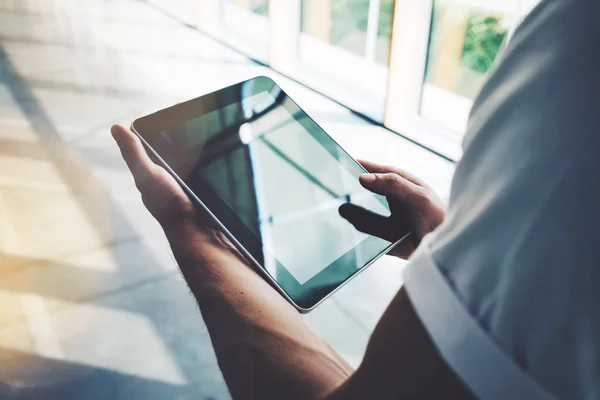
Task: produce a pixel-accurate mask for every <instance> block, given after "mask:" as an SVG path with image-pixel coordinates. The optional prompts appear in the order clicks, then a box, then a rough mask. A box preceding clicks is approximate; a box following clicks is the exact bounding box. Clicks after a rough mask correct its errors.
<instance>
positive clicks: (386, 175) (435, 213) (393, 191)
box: [339, 161, 446, 259]
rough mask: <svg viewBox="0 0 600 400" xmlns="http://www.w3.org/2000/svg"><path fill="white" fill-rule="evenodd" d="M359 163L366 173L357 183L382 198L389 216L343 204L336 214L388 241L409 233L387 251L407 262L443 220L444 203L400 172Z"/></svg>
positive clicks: (427, 188) (416, 181) (391, 168)
mask: <svg viewBox="0 0 600 400" xmlns="http://www.w3.org/2000/svg"><path fill="white" fill-rule="evenodd" d="M359 162H360V163H361V164H362V166H363V167H365V169H366V170H367V171H369V173H368V174H364V175H362V176H361V177H360V183H361V184H362V185H363V186H364V187H365V188H366V189H368V190H370V191H371V192H373V193H377V194H379V195H382V196H385V197H386V198H387V201H388V203H389V205H390V210H391V212H392V214H391V215H390V216H389V217H383V216H381V215H377V214H374V213H372V212H371V211H368V210H365V209H364V208H362V207H359V206H356V205H354V204H350V203H347V204H343V205H342V206H341V207H340V210H339V211H340V215H341V216H342V217H344V218H345V219H347V220H348V222H350V223H351V224H352V225H354V227H355V228H356V229H358V230H359V231H361V232H364V233H368V234H370V235H373V236H377V237H380V238H382V239H385V240H389V241H391V242H395V241H397V240H398V239H400V238H401V237H402V236H403V235H405V234H406V233H407V232H412V233H411V235H410V236H409V238H407V239H406V240H403V241H402V242H401V243H400V244H398V246H396V247H395V248H394V249H393V250H392V251H391V252H390V254H392V255H395V256H398V257H400V258H404V259H407V258H408V257H410V255H411V254H412V253H413V252H414V250H415V249H416V248H417V246H418V245H419V243H420V242H421V240H422V239H423V237H424V236H425V235H427V234H428V233H429V232H431V231H433V230H434V229H435V228H437V227H438V225H439V224H440V223H442V221H443V220H444V215H445V213H446V211H445V206H444V203H443V202H442V200H441V199H440V198H439V197H438V196H437V195H436V194H435V193H434V192H433V190H431V188H430V187H429V186H427V185H426V184H425V183H424V182H423V181H421V180H420V179H418V178H416V177H414V176H412V175H410V174H409V173H407V172H405V171H402V170H401V169H398V168H394V167H389V166H384V165H379V164H375V163H372V162H369V161H359Z"/></svg>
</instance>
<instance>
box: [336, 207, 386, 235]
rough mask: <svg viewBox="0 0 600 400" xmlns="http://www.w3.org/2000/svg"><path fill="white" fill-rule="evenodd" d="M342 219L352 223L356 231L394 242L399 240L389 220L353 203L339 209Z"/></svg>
mask: <svg viewBox="0 0 600 400" xmlns="http://www.w3.org/2000/svg"><path fill="white" fill-rule="evenodd" d="M338 211H339V213H340V215H341V216H342V218H344V219H346V220H347V221H348V222H350V223H351V224H352V225H353V226H354V228H356V230H358V231H360V232H363V233H367V234H369V235H373V236H377V237H379V238H382V239H385V240H388V241H390V242H393V241H395V240H397V239H398V238H395V236H396V235H394V234H393V232H392V231H391V230H390V229H389V220H388V218H387V217H384V216H383V215H379V214H376V213H374V212H372V211H369V210H367V209H365V208H363V207H360V206H357V205H355V204H351V203H345V204H342V205H341V206H340V208H339V209H338Z"/></svg>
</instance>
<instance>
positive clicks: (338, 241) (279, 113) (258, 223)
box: [144, 78, 390, 286]
mask: <svg viewBox="0 0 600 400" xmlns="http://www.w3.org/2000/svg"><path fill="white" fill-rule="evenodd" d="M217 93H219V92H217ZM195 107H196V109H195V110H190V111H193V112H192V113H190V114H188V116H189V118H188V117H184V118H182V117H183V115H178V116H177V117H175V116H172V118H167V119H171V120H173V121H171V123H170V124H166V125H165V126H162V127H161V129H160V130H158V131H157V132H156V133H155V134H153V135H145V136H144V138H145V139H146V140H147V141H148V142H149V144H150V145H151V146H152V148H153V149H154V150H155V151H157V153H158V154H159V155H160V156H161V157H162V158H163V159H164V161H165V162H166V163H167V164H168V165H169V166H170V167H171V168H172V169H173V170H174V172H175V173H176V174H177V175H178V176H179V177H181V178H182V179H183V181H184V182H185V183H186V184H187V185H188V186H189V187H190V188H191V189H192V190H193V191H194V193H195V194H196V195H197V196H198V197H199V198H200V199H201V200H202V202H204V203H205V204H206V205H207V206H208V207H209V209H210V210H211V211H212V212H213V213H214V214H215V215H216V216H217V218H219V220H220V221H222V222H223V223H224V225H225V226H226V227H227V228H228V229H229V230H230V231H232V234H233V235H234V236H236V238H238V236H244V233H248V232H249V233H250V234H251V235H253V236H254V237H255V238H256V239H257V241H258V242H257V244H258V246H254V252H255V253H258V252H260V254H257V255H256V257H255V258H257V259H258V261H259V262H260V263H261V264H262V266H263V267H264V268H265V269H266V270H267V271H268V272H269V274H270V275H271V276H272V277H274V278H275V280H276V281H278V282H280V281H282V280H283V281H285V280H286V279H287V280H288V281H289V280H290V279H289V277H290V276H291V278H293V279H291V280H292V281H295V282H294V283H293V284H289V283H288V286H290V285H291V286H302V285H306V284H307V283H309V282H310V281H311V280H313V281H315V282H313V283H316V282H317V281H318V279H316V280H315V277H317V276H319V274H321V273H322V272H323V271H324V270H325V269H327V268H328V267H329V266H331V265H333V264H335V263H336V261H338V260H341V259H343V258H344V257H346V262H350V263H351V264H352V262H354V264H355V265H349V266H348V265H346V266H345V267H344V266H341V265H340V266H339V267H338V269H339V270H340V271H344V272H343V273H341V275H346V278H347V277H348V276H350V275H351V274H352V272H355V271H356V270H357V269H359V268H360V267H361V266H362V265H364V263H365V262H368V258H369V257H371V258H372V257H374V256H376V255H378V254H379V253H381V251H383V250H384V249H385V248H387V247H388V246H389V244H390V243H388V242H386V241H384V240H381V239H377V238H373V237H370V236H367V235H365V234H363V233H361V232H359V231H357V230H356V229H355V228H354V227H353V226H352V225H351V224H350V223H348V221H346V220H345V219H343V218H342V217H341V216H340V215H339V212H338V209H339V207H340V205H341V204H343V203H345V202H352V203H353V204H357V205H360V206H362V207H364V208H366V209H368V210H370V211H373V212H375V213H377V214H380V215H386V216H387V215H389V213H390V212H389V208H388V205H387V202H386V200H385V199H384V198H382V197H381V196H377V195H374V194H372V193H370V192H368V191H367V190H365V189H364V188H363V187H362V186H361V185H360V183H359V181H358V176H359V175H360V174H362V173H364V170H362V168H361V167H360V166H359V165H358V164H357V163H356V162H355V161H354V160H353V159H352V158H351V157H349V156H348V154H347V153H345V151H344V150H343V149H342V148H341V147H339V146H338V145H337V144H336V143H335V142H334V141H333V140H332V139H331V138H330V137H329V136H328V135H327V134H326V133H325V132H324V131H323V130H322V129H321V128H320V127H319V126H318V125H317V124H316V123H315V122H314V121H313V120H312V119H311V118H310V117H309V116H308V115H307V114H306V113H305V112H304V111H302V110H301V109H300V108H299V107H298V106H297V105H296V104H295V103H294V102H293V101H292V100H291V99H290V98H289V97H288V96H287V95H285V94H284V93H283V92H282V91H281V89H279V87H277V86H276V85H274V83H272V81H271V80H267V81H263V80H261V79H260V78H257V79H256V80H251V81H247V82H246V83H245V85H241V86H240V87H239V89H238V91H237V92H236V93H234V94H233V95H231V96H225V95H224V94H223V95H222V96H220V97H218V98H213V99H212V101H210V102H204V103H197V104H196V105H195ZM184 114H185V113H184ZM233 220H237V221H236V222H241V224H243V226H244V227H245V228H246V229H241V228H238V229H237V230H238V232H237V234H236V232H234V231H236V228H235V226H239V225H241V224H237V225H236V224H235V223H234V222H233ZM227 221H231V222H229V223H228V222H227ZM228 224H229V225H233V226H231V229H230V227H229V226H228ZM242 231H243V232H242ZM247 236H248V235H247ZM241 242H242V244H244V243H243V240H241ZM366 242H368V246H367V247H365V243H366ZM361 244H363V246H362V247H363V248H361ZM245 247H246V246H245ZM250 247H253V246H250ZM361 251H362V252H363V253H365V252H366V253H368V254H365V255H364V257H362V258H361V257H357V254H356V253H357V252H358V253H360V252H361ZM349 254H351V255H352V257H348V255H349ZM252 255H253V256H255V254H252ZM360 264H362V265H360ZM282 267H283V269H285V272H284V273H282ZM325 276H326V274H323V277H325ZM340 279H342V277H341V276H340V273H338V274H337V277H336V278H335V279H334V280H340ZM325 283H327V282H325V281H322V282H321V283H320V285H322V284H325ZM329 283H332V282H329ZM313 286H314V285H313Z"/></svg>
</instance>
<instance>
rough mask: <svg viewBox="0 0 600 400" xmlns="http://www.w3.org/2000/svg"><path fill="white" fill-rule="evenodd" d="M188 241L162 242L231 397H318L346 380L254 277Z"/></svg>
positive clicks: (200, 240)
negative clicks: (170, 252) (166, 244)
mask: <svg viewBox="0 0 600 400" xmlns="http://www.w3.org/2000/svg"><path fill="white" fill-rule="evenodd" d="M180 234H182V232H181V230H180V231H179V235H180ZM189 234H191V235H196V237H195V238H194V240H189V237H188V238H186V240H178V239H177V237H176V236H174V235H168V236H169V240H170V242H171V246H172V248H173V252H174V254H175V257H176V259H177V261H178V263H179V265H180V268H181V270H182V272H183V275H184V277H185V279H186V281H187V283H188V285H189V287H190V289H191V290H192V293H193V294H194V296H195V298H196V300H197V302H198V305H199V307H200V311H201V313H202V316H203V318H204V321H205V323H206V326H207V327H208V331H209V334H210V337H211V340H212V343H213V346H214V349H215V353H216V355H217V360H218V362H219V366H220V368H221V370H222V372H223V375H224V377H225V381H226V382H227V385H228V387H229V389H230V392H231V394H232V396H233V397H234V398H236V399H238V398H244V399H245V398H260V399H269V398H273V399H282V398H285V399H293V398H299V399H310V398H318V397H320V396H321V395H323V394H325V393H328V392H330V391H332V390H333V389H335V388H336V387H337V386H339V385H340V384H342V383H343V382H344V381H345V380H346V379H347V377H348V376H349V375H350V374H351V373H352V369H351V368H350V367H349V366H348V365H347V363H346V362H345V361H344V360H343V359H342V358H341V357H340V356H339V355H338V354H337V353H336V352H335V351H334V350H333V349H332V348H331V347H330V346H329V345H328V344H327V343H326V342H325V341H324V340H323V339H322V338H320V337H319V336H318V335H317V334H316V333H315V332H314V331H313V330H312V329H311V328H310V327H309V326H308V324H307V323H306V322H305V321H304V319H303V318H302V316H301V315H300V314H299V313H298V312H297V311H296V310H295V309H294V308H293V307H292V306H291V305H290V304H289V303H288V302H287V301H285V300H284V299H283V298H282V297H281V296H280V295H279V293H277V292H276V291H275V290H274V289H273V288H272V287H271V286H270V285H269V284H268V283H267V282H266V281H265V280H264V279H263V278H262V277H260V276H259V275H258V274H257V273H256V272H255V271H253V270H252V269H251V268H250V267H249V266H248V265H246V264H245V263H244V262H242V261H241V260H240V259H239V258H238V257H236V256H235V255H234V254H233V253H231V252H228V251H224V250H223V248H222V247H220V246H219V245H218V244H216V243H215V242H214V240H213V239H212V238H211V237H209V236H206V235H203V234H198V233H197V230H189ZM190 246H193V247H194V248H190ZM190 255H193V256H190Z"/></svg>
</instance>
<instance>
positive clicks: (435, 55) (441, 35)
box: [421, 0, 517, 133]
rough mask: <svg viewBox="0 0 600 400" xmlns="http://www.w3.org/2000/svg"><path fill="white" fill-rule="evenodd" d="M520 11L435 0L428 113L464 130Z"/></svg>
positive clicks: (424, 109)
mask: <svg viewBox="0 0 600 400" xmlns="http://www.w3.org/2000/svg"><path fill="white" fill-rule="evenodd" d="M480 4H481V3H480ZM513 10H514V11H517V7H516V6H515V8H514V9H513ZM514 15H515V14H514V12H510V13H509V12H507V11H506V8H505V9H504V10H503V11H494V9H486V8H481V7H474V6H471V5H469V4H465V3H464V2H462V1H461V2H458V1H456V0H455V1H449V0H436V1H435V3H434V13H433V20H432V28H431V36H430V44H429V53H428V62H427V70H426V77H425V85H424V88H423V97H422V102H421V114H422V115H423V116H424V117H426V118H429V119H433V120H435V121H437V122H441V123H442V124H444V125H446V126H447V127H449V128H451V129H452V130H455V131H458V132H460V133H462V132H463V131H464V129H465V126H466V121H467V118H468V113H469V110H470V108H471V105H472V100H473V99H474V98H475V96H476V95H477V93H478V91H479V89H480V87H481V85H482V84H483V82H484V80H485V77H486V75H487V73H488V72H489V71H490V69H491V68H492V65H493V64H494V61H495V60H496V58H497V56H498V55H499V53H500V52H501V50H502V49H503V48H504V45H505V41H506V40H507V38H508V34H509V31H510V29H511V27H512V24H514V23H515V21H514Z"/></svg>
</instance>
